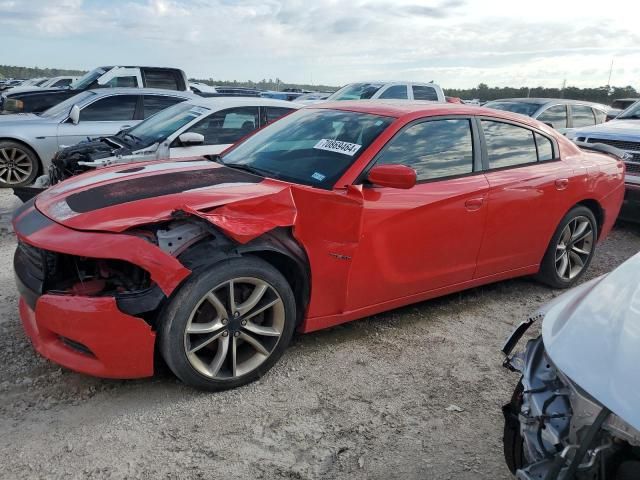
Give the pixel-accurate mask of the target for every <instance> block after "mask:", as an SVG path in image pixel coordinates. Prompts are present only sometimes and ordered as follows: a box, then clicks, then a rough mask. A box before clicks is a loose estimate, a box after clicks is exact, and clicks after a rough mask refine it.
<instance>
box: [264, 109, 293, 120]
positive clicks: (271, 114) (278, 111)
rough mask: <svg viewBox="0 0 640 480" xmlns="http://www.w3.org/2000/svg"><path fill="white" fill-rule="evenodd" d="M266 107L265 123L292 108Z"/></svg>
mask: <svg viewBox="0 0 640 480" xmlns="http://www.w3.org/2000/svg"><path fill="white" fill-rule="evenodd" d="M265 108H266V109H267V123H271V122H275V121H276V120H278V119H279V118H282V117H284V116H285V115H287V114H288V113H291V111H292V110H294V109H293V108H284V107H265Z"/></svg>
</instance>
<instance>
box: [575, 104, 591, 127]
mask: <svg viewBox="0 0 640 480" xmlns="http://www.w3.org/2000/svg"><path fill="white" fill-rule="evenodd" d="M571 119H572V120H573V127H574V128H578V127H588V126H589V125H595V123H596V119H595V118H594V116H593V110H591V107H587V106H586V105H573V106H572V107H571Z"/></svg>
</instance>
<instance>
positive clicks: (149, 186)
mask: <svg viewBox="0 0 640 480" xmlns="http://www.w3.org/2000/svg"><path fill="white" fill-rule="evenodd" d="M262 180H263V178H262V177H260V176H258V175H253V174H251V173H248V172H243V171H240V170H235V169H233V168H228V167H220V168H206V169H199V170H182V171H180V170H178V171H172V172H167V173H162V174H159V175H147V176H144V177H138V178H132V179H123V180H121V181H118V182H113V183H108V184H106V185H101V186H99V187H95V188H90V189H89V190H85V191H83V192H78V193H73V194H71V195H69V196H68V197H67V204H68V205H69V208H71V210H73V211H74V212H76V213H87V212H92V211H94V210H99V209H101V208H107V207H112V206H114V205H120V204H122V203H127V202H135V201H137V200H144V199H146V198H153V197H160V196H163V195H171V194H174V193H180V192H184V191H186V190H193V189H195V188H204V187H211V186H214V185H220V184H222V183H260V182H261V181H262Z"/></svg>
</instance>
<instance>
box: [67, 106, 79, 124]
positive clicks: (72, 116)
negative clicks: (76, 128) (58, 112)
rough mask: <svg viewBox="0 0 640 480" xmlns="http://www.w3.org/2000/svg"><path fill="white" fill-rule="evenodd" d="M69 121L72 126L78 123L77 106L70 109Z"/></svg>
mask: <svg viewBox="0 0 640 480" xmlns="http://www.w3.org/2000/svg"><path fill="white" fill-rule="evenodd" d="M69 120H71V123H73V124H74V125H77V124H78V123H79V122H80V107H78V105H74V106H73V107H71V111H70V112H69Z"/></svg>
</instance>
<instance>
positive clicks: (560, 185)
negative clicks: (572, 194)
mask: <svg viewBox="0 0 640 480" xmlns="http://www.w3.org/2000/svg"><path fill="white" fill-rule="evenodd" d="M568 186H569V179H568V178H559V179H557V180H556V190H564V189H565V188H567V187H568Z"/></svg>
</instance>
